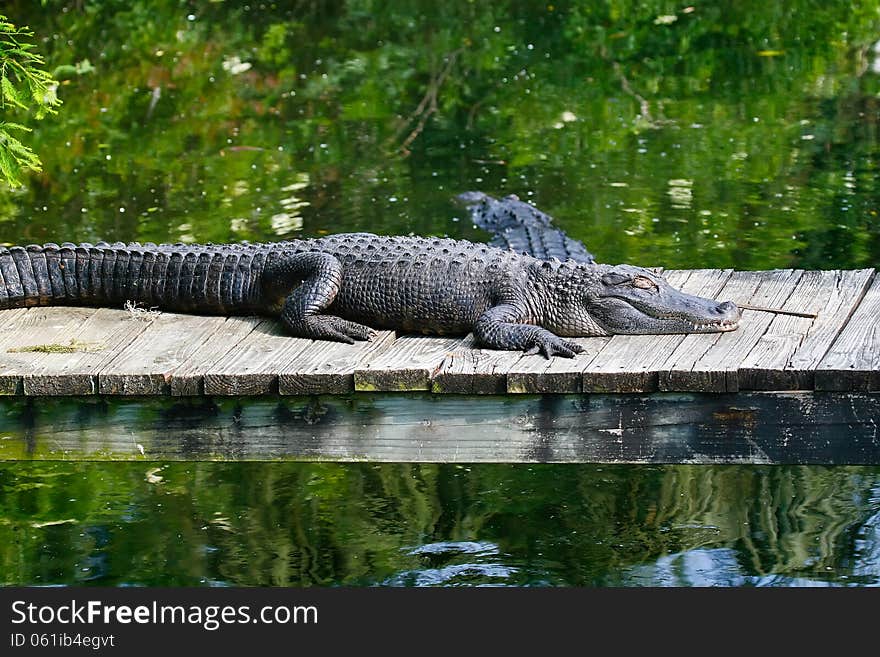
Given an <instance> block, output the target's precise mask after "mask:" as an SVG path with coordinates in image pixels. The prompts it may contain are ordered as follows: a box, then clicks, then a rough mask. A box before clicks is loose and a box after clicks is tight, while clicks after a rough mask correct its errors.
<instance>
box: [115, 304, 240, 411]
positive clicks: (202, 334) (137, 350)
mask: <svg viewBox="0 0 880 657" xmlns="http://www.w3.org/2000/svg"><path fill="white" fill-rule="evenodd" d="M225 321H226V319H225V318H224V317H204V316H200V315H179V314H176V313H162V314H161V315H158V316H156V317H154V318H153V319H152V321H151V323H150V325H149V326H148V327H147V328H146V329H145V330H144V331H143V332H142V333H140V334H139V335H138V336H137V337H136V338H135V339H134V340H133V341H132V342H131V343H130V344H129V345H128V346H127V347H125V348H124V349H123V350H122V351H121V352H119V355H118V356H117V357H116V358H114V359H113V360H111V361H110V362H109V363H107V364H106V365H105V366H104V367H103V368H102V369H101V370H100V371H99V372H98V390H99V391H100V393H101V394H102V395H165V394H169V393H170V392H171V385H170V383H171V375H172V373H173V372H174V370H176V369H177V368H178V367H180V366H181V365H182V364H183V363H185V362H186V360H187V359H188V358H189V357H190V356H192V355H193V354H194V353H195V352H196V351H197V350H198V349H199V347H200V346H201V345H202V344H203V343H204V342H205V341H207V340H209V339H210V338H211V337H212V335H214V334H215V333H217V332H218V331H219V330H221V329H222V328H223V325H224V323H225Z"/></svg>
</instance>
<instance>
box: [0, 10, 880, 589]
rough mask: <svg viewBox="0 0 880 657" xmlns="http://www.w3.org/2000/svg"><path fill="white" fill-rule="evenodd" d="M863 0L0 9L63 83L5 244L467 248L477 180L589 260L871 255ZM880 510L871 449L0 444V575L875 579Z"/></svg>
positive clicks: (879, 567) (764, 260) (793, 262)
mask: <svg viewBox="0 0 880 657" xmlns="http://www.w3.org/2000/svg"><path fill="white" fill-rule="evenodd" d="M282 4H283V7H284V8H282ZM587 5H588V6H587ZM288 7H293V8H292V9H289V8H288ZM878 7H880V5H878V3H876V2H866V3H860V4H859V5H857V6H853V5H851V3H845V2H836V1H835V2H823V3H816V2H810V1H807V0H801V1H792V2H773V1H769V2H768V1H766V0H765V1H763V2H754V1H746V2H737V3H727V2H718V3H712V2H706V3H695V4H694V5H693V7H692V8H689V7H687V6H686V5H682V4H675V3H669V2H661V1H656V0H655V1H648V2H640V3H637V4H636V3H624V2H604V3H567V2H562V3H552V4H550V3H526V2H496V3H491V4H490V3H470V2H451V3H433V2H416V1H409V2H395V3H373V2H366V1H352V2H341V1H339V2H327V3H308V2H296V3H290V4H287V3H278V4H275V3H258V2H256V3H251V4H239V3H234V2H212V3H188V2H178V1H174V0H157V1H155V2H149V3H147V2H128V1H126V2H123V1H122V0H102V1H101V2H98V1H97V0H79V1H77V2H62V1H56V0H45V1H44V2H42V3H39V4H37V3H34V2H32V1H30V0H12V1H7V2H4V6H3V9H2V11H3V13H5V14H6V15H7V16H8V17H9V18H10V19H11V20H12V21H13V22H15V23H18V24H29V25H30V26H31V28H32V29H33V30H34V31H35V33H36V35H37V38H36V43H37V46H38V48H39V50H40V52H42V53H43V54H44V55H45V56H46V60H47V67H48V68H49V69H50V70H57V75H58V76H59V77H60V78H63V81H62V83H61V85H60V87H59V89H58V94H59V96H60V97H61V98H62V100H63V101H64V105H63V107H62V108H61V111H60V113H59V114H58V116H56V117H50V118H47V119H44V120H43V121H41V122H32V123H31V124H30V125H32V127H34V128H35V130H34V132H33V133H31V134H29V135H27V137H26V141H27V142H28V143H29V144H30V145H31V146H32V147H33V148H34V150H35V151H36V152H37V153H38V154H39V155H40V156H41V158H42V160H43V165H44V166H43V168H44V170H43V173H41V174H36V175H33V176H31V177H30V178H29V179H28V181H27V184H26V186H25V187H24V188H20V189H16V190H10V189H5V188H2V189H0V231H2V233H0V241H2V242H7V243H30V242H46V241H55V242H60V241H65V240H70V241H97V240H99V239H105V240H110V241H113V240H123V241H126V240H141V241H149V240H151V241H169V240H170V241H178V240H180V241H214V242H221V241H234V240H252V241H253V240H275V239H283V238H288V237H294V236H315V235H320V234H323V233H326V232H338V231H343V230H359V231H361V230H370V231H374V232H380V233H410V232H412V233H417V234H426V235H449V236H452V237H464V238H470V239H483V238H485V235H483V234H482V233H481V232H480V231H478V230H477V229H475V228H474V227H473V226H472V225H470V223H469V222H468V221H467V219H466V217H465V216H464V214H463V213H462V211H461V210H460V209H459V208H457V207H455V205H454V204H453V203H452V201H451V198H452V197H453V196H454V195H455V194H457V193H459V192H462V191H465V190H470V189H481V190H484V191H487V192H490V193H496V194H505V193H517V194H519V195H520V196H521V197H522V198H525V199H528V200H531V201H533V202H535V203H536V204H537V205H538V206H539V207H540V208H542V209H543V210H545V211H546V212H549V213H550V214H552V215H553V216H554V217H555V218H556V219H557V222H558V223H559V225H561V226H562V227H564V228H565V230H566V231H567V232H568V233H569V234H571V235H572V236H574V237H577V238H580V239H582V240H584V241H585V242H586V244H587V245H588V247H589V248H590V249H591V250H592V251H593V252H594V253H596V254H597V256H598V258H599V260H600V261H605V262H620V261H627V262H632V263H634V264H641V265H662V266H665V267H713V268H717V267H731V266H736V267H738V268H740V269H760V268H776V267H805V268H820V269H829V268H855V267H873V266H877V265H878V263H880V239H878V237H880V228H878V221H877V213H878V193H880V190H878V182H877V175H876V174H877V168H878V155H880V153H878V141H877V132H878V130H877V128H878V119H880V113H878V109H880V99H878V92H880V75H878V73H877V71H878V70H880V63H878V61H877V58H878V57H880V55H878V54H877V52H876V51H875V50H874V43H875V41H876V40H877V39H878V35H880V13H878ZM13 118H14V119H16V120H19V121H22V122H26V121H27V119H26V117H21V116H14V117H13ZM154 468H162V469H161V470H159V471H156V472H152V470H153V469H154ZM150 472H152V474H149V473H150ZM156 477H159V479H158V480H157V479H156ZM878 518H880V470H878V469H877V468H876V467H825V468H823V467H773V468H768V467H757V466H726V467H715V466H713V467H708V466H704V467H694V466H664V467H643V466H639V467H622V466H620V467H602V466H540V467H535V466H530V467H527V466H500V465H498V466H486V465H480V466H473V467H470V468H462V467H458V466H424V465H421V466H414V465H382V466H373V465H366V464H363V465H329V464H321V465H310V464H280V463H271V464H269V463H246V464H236V463H222V464H221V463H192V464H153V465H152V466H147V465H145V464H142V463H139V464H70V463H5V464H0V582H3V583H7V584H21V583H26V584H30V583H44V584H45V583H94V584H193V585H198V584H213V583H219V584H326V585H330V584H339V583H345V584H376V583H387V584H411V585H420V584H432V583H444V584H475V583H499V584H578V585H593V584H680V585H690V584H724V585H751V584H804V583H814V584H818V583H834V584H849V583H858V584H877V583H878V581H880V561H878V559H880V548H878V531H880V530H878Z"/></svg>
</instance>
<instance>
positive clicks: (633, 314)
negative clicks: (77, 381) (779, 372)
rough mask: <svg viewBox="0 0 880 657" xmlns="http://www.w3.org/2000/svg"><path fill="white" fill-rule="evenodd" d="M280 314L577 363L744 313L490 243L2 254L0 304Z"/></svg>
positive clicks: (706, 328)
mask: <svg viewBox="0 0 880 657" xmlns="http://www.w3.org/2000/svg"><path fill="white" fill-rule="evenodd" d="M126 302H132V303H134V304H138V305H142V306H146V307H156V308H159V309H162V310H168V311H177V312H189V313H204V314H223V315H253V314H263V315H270V316H276V317H280V320H281V322H282V324H283V325H284V326H285V327H286V329H287V331H288V332H289V333H290V334H292V335H294V336H299V337H305V338H313V339H322V340H336V341H340V342H348V343H354V342H355V341H358V340H369V339H370V338H371V337H373V336H374V335H375V330H376V329H393V330H397V331H401V332H409V333H412V332H416V333H419V332H421V333H426V334H440V335H463V334H466V333H468V332H471V331H472V332H473V333H474V335H475V337H476V338H477V340H478V341H479V343H480V344H482V345H484V346H487V347H490V348H495V349H508V350H521V351H524V352H526V353H527V354H536V353H538V352H540V353H541V354H543V355H544V356H545V357H547V358H549V357H551V356H554V355H558V356H564V357H573V356H574V355H575V354H576V353H578V352H580V351H581V350H582V348H581V346H580V345H578V344H577V343H575V342H572V341H571V340H566V339H565V338H570V337H577V336H597V335H611V334H617V333H628V334H649V333H651V334H663V333H707V332H716V331H731V330H734V329H736V328H737V326H738V324H739V319H740V315H741V313H740V310H739V309H738V308H737V306H736V305H735V304H733V303H732V302H729V301H728V302H723V303H719V302H718V301H714V300H711V299H704V298H701V297H696V296H692V295H689V294H685V293H683V292H680V291H678V290H676V289H674V288H673V287H671V286H670V285H669V284H668V283H667V282H666V281H665V280H664V279H663V277H662V276H660V275H659V274H657V273H655V272H653V271H651V270H648V269H643V268H640V267H635V266H632V265H602V264H588V263H584V262H576V261H574V260H566V261H565V262H563V261H560V260H557V259H550V260H543V259H540V258H535V257H533V256H531V255H527V254H522V253H517V252H516V251H512V250H505V249H501V248H497V247H493V246H489V245H486V244H475V243H471V242H468V241H463V240H453V239H434V238H426V237H391V236H379V235H373V234H370V233H351V234H339V235H330V236H327V237H321V238H317V239H304V240H291V241H285V242H276V243H263V244H201V245H193V244H159V245H157V244H152V243H145V244H140V243H129V244H125V243H121V242H117V243H114V244H109V243H107V242H98V243H96V244H94V245H93V244H88V243H83V244H79V245H76V244H72V243H69V242H65V243H63V244H61V245H58V244H44V245H42V246H38V245H30V246H26V247H22V246H12V247H9V248H2V249H0V309H5V308H20V307H25V306H39V305H92V306H121V305H123V304H125V303H126Z"/></svg>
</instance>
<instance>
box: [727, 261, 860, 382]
mask: <svg viewBox="0 0 880 657" xmlns="http://www.w3.org/2000/svg"><path fill="white" fill-rule="evenodd" d="M873 273H874V270H873V269H860V270H854V271H807V272H804V275H803V276H802V277H801V279H800V281H799V282H798V285H797V287H796V288H795V290H794V292H793V293H792V295H791V296H790V297H789V299H788V301H786V302H785V304H784V305H783V308H784V309H785V310H792V311H799V312H806V313H815V314H816V315H817V317H816V318H815V319H809V318H804V317H794V316H791V315H776V316H774V317H773V320H772V321H771V322H770V326H769V327H767V330H766V332H765V333H764V334H763V335H762V336H761V337H760V339H759V340H758V342H757V343H756V344H755V346H754V347H753V348H752V350H751V351H750V352H749V354H748V355H747V356H746V357H745V359H744V360H743V361H742V363H740V366H739V373H738V377H739V386H740V389H741V390H812V389H813V388H814V380H815V369H816V367H817V365H818V364H819V362H820V361H821V360H822V358H823V357H824V355H825V354H826V352H827V351H828V349H829V348H830V347H831V345H832V343H833V342H834V340H835V339H836V338H837V336H838V335H839V334H840V332H841V330H843V327H844V326H845V325H846V322H847V321H848V319H849V317H850V315H851V314H852V312H853V311H854V310H855V308H856V306H857V305H858V303H859V301H861V299H862V297H863V296H864V295H865V292H866V291H867V289H868V286H869V285H870V283H871V278H872V276H873Z"/></svg>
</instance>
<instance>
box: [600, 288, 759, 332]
mask: <svg viewBox="0 0 880 657" xmlns="http://www.w3.org/2000/svg"><path fill="white" fill-rule="evenodd" d="M676 301H679V302H681V305H683V306H685V308H682V310H674V311H670V310H669V309H668V308H664V309H662V310H661V309H659V308H657V307H656V306H653V304H648V303H644V302H643V301H641V300H638V299H633V298H623V297H619V296H616V295H615V296H607V297H603V298H601V299H599V300H597V303H595V305H594V306H593V307H592V308H590V315H591V316H592V318H593V319H594V320H596V322H597V323H598V324H599V325H600V326H601V327H602V328H604V329H605V330H606V331H608V333H612V334H613V333H619V334H674V333H723V332H727V331H735V330H736V329H738V328H739V325H740V319H741V317H742V312H741V311H740V309H739V308H737V307H736V305H735V304H733V303H730V302H725V303H719V302H717V301H714V300H711V299H703V298H700V297H693V296H690V295H684V294H682V295H681V297H678V298H677V299H676Z"/></svg>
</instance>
